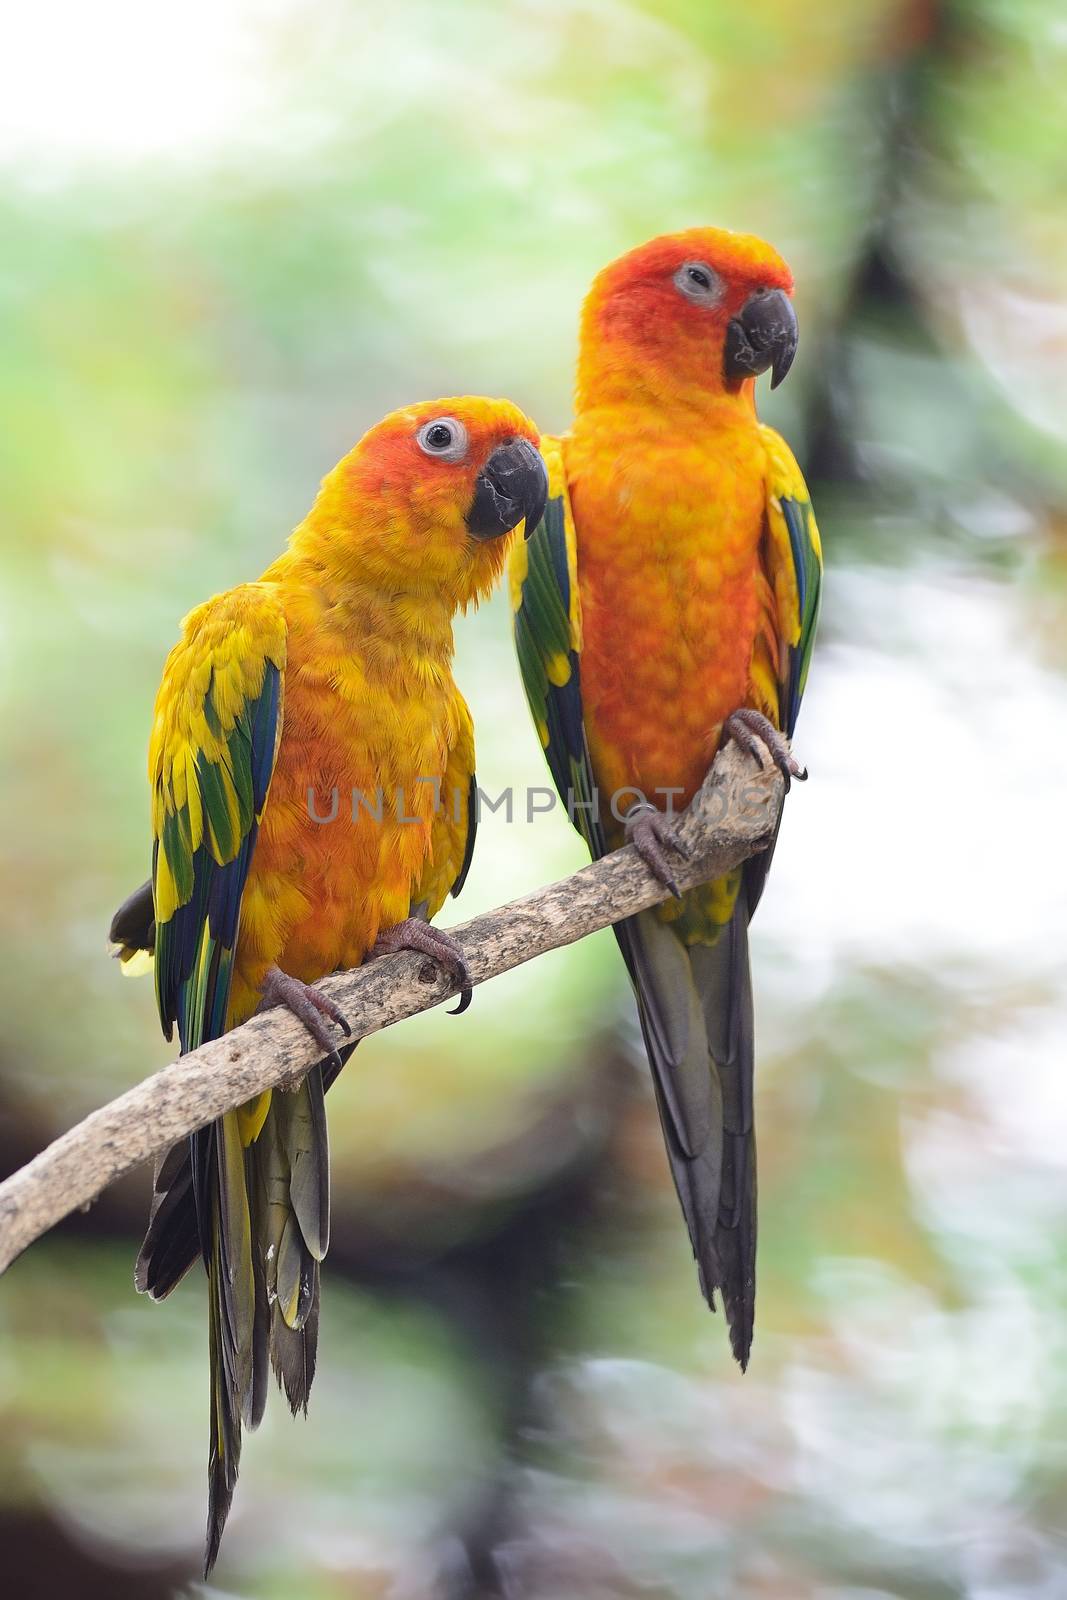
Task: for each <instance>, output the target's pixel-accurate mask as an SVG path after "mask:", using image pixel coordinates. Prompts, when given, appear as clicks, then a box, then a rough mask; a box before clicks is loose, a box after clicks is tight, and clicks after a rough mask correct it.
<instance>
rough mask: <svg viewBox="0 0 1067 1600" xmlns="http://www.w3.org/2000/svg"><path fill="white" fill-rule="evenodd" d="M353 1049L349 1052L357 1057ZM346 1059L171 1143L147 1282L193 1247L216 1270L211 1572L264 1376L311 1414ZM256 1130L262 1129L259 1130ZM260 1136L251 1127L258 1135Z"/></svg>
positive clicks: (143, 1279)
mask: <svg viewBox="0 0 1067 1600" xmlns="http://www.w3.org/2000/svg"><path fill="white" fill-rule="evenodd" d="M354 1048H355V1047H354V1046H350V1047H349V1049H348V1050H346V1051H344V1052H343V1055H344V1058H345V1059H346V1060H347V1057H348V1055H349V1054H351V1050H352V1049H354ZM335 1077H336V1068H334V1067H333V1066H332V1065H328V1066H327V1067H326V1071H325V1076H324V1072H323V1068H322V1067H321V1066H316V1067H313V1068H312V1070H311V1071H310V1072H309V1073H308V1075H307V1077H306V1078H304V1079H303V1081H302V1082H301V1083H300V1084H298V1085H297V1087H296V1088H295V1089H293V1090H292V1091H288V1092H287V1091H283V1090H275V1091H274V1092H273V1093H272V1094H271V1096H270V1104H269V1107H268V1109H267V1111H266V1114H265V1116H263V1118H262V1123H261V1125H260V1126H256V1123H257V1122H258V1120H259V1119H258V1118H256V1117H255V1108H256V1106H257V1102H255V1101H253V1102H252V1103H251V1105H250V1106H249V1107H247V1108H242V1109H241V1110H239V1111H231V1112H227V1113H226V1115H225V1116H224V1117H221V1118H220V1119H219V1120H218V1121H217V1122H215V1123H214V1124H212V1125H211V1126H210V1127H208V1128H204V1129H201V1130H200V1132H199V1133H195V1134H194V1135H193V1136H192V1138H191V1139H188V1140H186V1141H184V1142H183V1143H182V1144H180V1145H175V1146H174V1147H173V1149H171V1150H170V1151H169V1152H168V1154H167V1156H166V1157H165V1158H164V1160H163V1161H162V1163H161V1164H160V1166H159V1168H158V1171H157V1173H156V1180H155V1194H154V1197H153V1205H152V1215H151V1219H150V1221H149V1225H148V1231H147V1233H146V1235H145V1240H144V1243H143V1245H142V1246H141V1251H140V1254H139V1256H138V1258H137V1266H136V1269H135V1274H134V1281H135V1283H136V1285H137V1288H138V1289H140V1290H142V1291H144V1292H146V1293H148V1294H150V1295H151V1296H152V1298H153V1299H155V1300H161V1299H163V1298H164V1296H166V1295H168V1294H169V1293H170V1291H171V1290H172V1289H173V1288H174V1286H175V1284H176V1283H178V1282H179V1281H180V1279H181V1278H182V1277H184V1275H185V1273H186V1272H187V1271H188V1269H189V1267H190V1266H191V1265H192V1264H193V1262H194V1261H195V1259H196V1257H197V1255H202V1256H203V1259H204V1263H205V1266H206V1268H207V1274H208V1332H209V1344H210V1352H211V1443H210V1451H209V1459H208V1522H207V1545H206V1553H205V1561H204V1570H205V1575H206V1574H207V1573H209V1572H210V1571H211V1568H212V1567H213V1566H214V1564H215V1559H216V1557H217V1555H218V1550H219V1543H220V1541H221V1539H222V1532H223V1529H224V1527H225V1525H226V1518H227V1516H228V1514H229V1510H230V1504H231V1502H232V1500H233V1493H234V1487H235V1485H236V1482H237V1470H238V1466H239V1464H240V1458H241V1434H242V1427H248V1428H255V1427H256V1426H257V1425H258V1423H259V1421H260V1419H261V1418H262V1416H263V1409H264V1405H265V1403H266V1394H267V1382H268V1373H269V1370H270V1368H271V1367H273V1369H274V1373H275V1376H276V1377H277V1379H278V1383H279V1385H280V1386H281V1388H282V1390H283V1391H284V1393H285V1397H286V1399H287V1401H288V1402H289V1405H290V1407H291V1409H292V1411H293V1412H294V1414H295V1413H296V1412H297V1411H298V1410H302V1411H304V1412H306V1411H307V1402H308V1394H309V1391H310V1389H311V1381H312V1378H313V1377H314V1375H315V1356H316V1346H317V1342H318V1326H319V1263H320V1261H321V1260H322V1258H323V1256H324V1255H325V1253H326V1249H327V1246H328V1244H329V1232H330V1162H329V1145H328V1140H327V1133H326V1109H325V1104H324V1094H325V1090H326V1088H327V1087H328V1085H329V1083H332V1082H333V1080H334V1078H335ZM253 1127H255V1132H254V1134H252V1133H251V1130H252V1128H253ZM250 1134H251V1136H250Z"/></svg>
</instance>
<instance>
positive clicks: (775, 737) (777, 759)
mask: <svg viewBox="0 0 1067 1600" xmlns="http://www.w3.org/2000/svg"><path fill="white" fill-rule="evenodd" d="M722 731H723V734H724V735H725V736H726V737H727V738H729V739H733V741H734V743H735V744H738V745H740V746H741V749H742V750H744V751H745V752H746V753H747V754H748V755H750V756H751V757H752V759H753V761H754V762H755V763H756V765H757V766H759V767H762V766H764V765H765V762H764V759H763V753H764V750H766V751H767V752H768V753H769V755H770V758H771V760H772V761H773V762H774V764H775V766H776V767H777V768H778V771H779V772H780V773H781V774H782V777H783V778H784V779H785V787H786V793H788V792H789V783H790V779H792V778H796V779H797V780H798V782H800V783H803V782H804V781H805V780H806V778H807V776H808V769H807V767H802V766H801V765H800V762H799V761H798V760H797V759H796V757H795V756H794V755H793V752H792V751H791V750H790V748H789V740H788V739H787V738H786V736H785V734H784V733H781V732H780V731H779V729H777V728H776V727H775V726H774V723H773V722H772V721H771V720H770V718H769V717H765V716H764V715H763V713H762V712H761V711H753V710H751V709H750V708H749V707H747V706H743V707H742V708H741V710H740V711H735V712H734V713H733V715H732V716H729V717H727V719H726V721H725V722H724V723H723V725H722Z"/></svg>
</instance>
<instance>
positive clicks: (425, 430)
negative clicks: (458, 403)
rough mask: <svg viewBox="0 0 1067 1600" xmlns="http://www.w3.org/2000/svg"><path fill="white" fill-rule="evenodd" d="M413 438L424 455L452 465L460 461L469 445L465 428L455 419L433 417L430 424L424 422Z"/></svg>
mask: <svg viewBox="0 0 1067 1600" xmlns="http://www.w3.org/2000/svg"><path fill="white" fill-rule="evenodd" d="M415 438H416V440H417V441H418V446H419V449H420V450H421V451H422V452H423V454H424V455H428V456H435V457H436V458H437V460H438V461H451V462H452V463H455V462H458V461H462V460H463V458H464V456H465V455H466V454H467V449H468V447H469V445H470V439H469V438H468V436H467V430H466V428H465V427H464V426H463V424H462V422H459V421H457V420H456V418H455V417H434V419H433V421H432V422H424V423H423V425H422V427H421V428H420V429H419V431H418V433H417V434H416V435H415Z"/></svg>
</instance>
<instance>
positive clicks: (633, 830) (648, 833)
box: [624, 801, 689, 900]
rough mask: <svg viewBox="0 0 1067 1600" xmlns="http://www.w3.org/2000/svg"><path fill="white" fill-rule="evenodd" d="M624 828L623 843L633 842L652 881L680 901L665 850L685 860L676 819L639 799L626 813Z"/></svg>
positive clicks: (684, 850)
mask: <svg viewBox="0 0 1067 1600" xmlns="http://www.w3.org/2000/svg"><path fill="white" fill-rule="evenodd" d="M624 828H625V832H626V843H627V844H632V845H633V847H634V849H635V850H636V851H637V853H638V855H639V856H640V857H641V860H642V861H643V862H644V863H645V866H646V867H647V868H648V870H649V872H651V874H652V876H653V877H654V878H655V880H656V882H657V883H662V885H663V887H664V888H665V889H669V890H670V891H671V894H673V896H674V898H675V899H676V900H680V899H681V898H682V891H681V890H680V889H679V887H678V885H677V883H676V882H675V879H674V874H673V873H672V872H671V868H670V862H669V861H668V860H667V851H668V850H670V851H673V853H674V854H675V855H676V856H681V858H682V860H683V861H686V860H688V858H689V849H688V847H687V846H686V845H684V844H683V843H682V841H681V839H680V838H679V837H678V828H677V821H676V819H672V818H671V817H665V816H664V815H663V812H662V811H657V809H656V807H655V806H653V805H649V803H648V801H643V802H639V803H638V804H637V805H636V806H634V807H633V809H632V810H631V811H630V812H628V814H627V817H626V822H625V824H624Z"/></svg>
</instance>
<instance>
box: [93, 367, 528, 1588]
mask: <svg viewBox="0 0 1067 1600" xmlns="http://www.w3.org/2000/svg"><path fill="white" fill-rule="evenodd" d="M546 492H547V476H546V473H545V468H544V463H543V462H542V460H541V457H540V456H539V454H538V451H537V433H536V431H535V429H534V427H533V425H532V424H531V423H530V422H529V420H528V419H527V418H526V417H525V416H524V415H523V414H522V412H521V411H519V410H518V409H517V408H516V407H515V406H513V405H510V404H509V403H507V402H505V401H496V400H484V399H471V398H465V399H453V400H437V401H433V402H431V403H426V404H420V405H415V406H411V407H408V408H407V409H405V410H402V411H396V412H394V413H393V414H392V415H391V416H388V417H386V418H385V420H384V421H383V422H380V423H378V424H377V426H376V427H373V428H372V429H371V430H370V431H369V433H367V434H366V435H365V436H364V438H363V439H362V440H361V441H360V442H359V444H357V445H356V447H355V449H354V450H352V451H351V452H350V453H349V454H348V455H347V456H345V458H344V459H343V460H342V461H341V462H340V463H339V464H338V465H337V466H336V467H335V468H334V469H333V471H332V472H330V473H329V475H328V476H327V477H326V478H325V479H324V480H323V483H322V487H321V490H320V492H319V495H318V498H317V499H316V501H315V504H314V506H313V507H312V509H311V511H310V512H309V513H308V515H307V517H306V518H305V519H304V521H303V522H302V523H301V524H300V526H299V527H298V528H297V529H296V531H295V532H294V533H293V535H292V537H291V539H290V541H289V546H288V549H287V550H286V552H285V553H284V554H283V555H281V556H280V557H279V558H278V560H277V561H275V562H274V563H273V565H272V566H270V567H268V568H267V570H266V572H265V573H264V574H263V576H262V577H261V578H260V579H258V581H256V582H254V583H246V584H242V585H240V586H239V587H237V588H235V589H231V590H229V591H228V592H227V593H226V594H220V595H216V596H215V597H214V598H213V599H211V600H208V601H207V602H206V604H204V605H202V606H199V607H198V608H197V609H196V610H195V611H192V612H190V614H189V615H188V616H187V617H186V618H185V621H184V623H183V625H182V636H181V639H180V641H179V643H178V644H177V645H176V646H175V647H174V649H173V650H172V651H171V653H170V655H169V657H168V658H167V663H166V666H165V668H164V671H163V682H162V684H161V686H160V690H159V695H158V697H157V700H156V708H155V721H154V725H153V729H152V737H151V744H150V750H149V781H150V783H151V786H152V830H153V834H154V838H155V845H154V853H153V865H152V879H151V882H150V883H149V884H147V885H145V886H144V888H142V889H140V890H138V891H137V892H136V893H135V894H134V895H133V896H131V897H130V899H129V900H128V901H127V902H126V903H125V905H124V906H123V907H122V908H121V909H120V911H119V912H118V913H117V914H116V917H115V921H114V923H113V925H112V935H111V936H112V938H113V940H115V941H116V943H117V944H119V945H120V946H121V947H122V950H121V952H120V953H121V954H123V955H125V956H126V957H128V958H129V957H133V955H134V953H135V952H137V951H143V950H151V949H153V947H154V967H155V985H156V997H157V1000H158V1004H159V1014H160V1018H161V1020H162V1023H163V1029H164V1032H165V1033H166V1035H167V1037H168V1038H169V1037H170V1036H171V1031H172V1029H173V1027H174V1025H175V1024H177V1028H178V1036H179V1039H180V1041H181V1048H182V1051H183V1052H184V1051H188V1050H193V1049H195V1048H196V1047H197V1046H198V1045H200V1044H202V1043H203V1042H204V1041H205V1040H208V1039H212V1038H216V1037H218V1036H219V1035H220V1034H222V1033H224V1032H226V1031H227V1030H228V1029H230V1028H234V1027H236V1026H237V1025H238V1024H239V1023H241V1022H243V1021H244V1020H245V1019H246V1018H248V1017H249V1016H251V1014H252V1013H253V1012H254V1011H256V1010H258V1009H261V1008H264V1007H268V1006H273V1005H284V1006H287V1007H288V1008H289V1009H290V1010H292V1011H293V1012H295V1014H296V1015H297V1016H298V1017H299V1018H300V1019H301V1020H302V1021H303V1022H304V1024H305V1025H306V1027H307V1028H308V1030H309V1032H310V1033H311V1034H312V1035H313V1036H314V1038H315V1040H316V1042H317V1043H318V1044H319V1045H321V1047H322V1051H323V1055H324V1058H325V1060H324V1062H323V1064H322V1065H320V1066H318V1067H316V1068H314V1069H313V1070H312V1072H311V1073H309V1075H308V1076H307V1078H306V1079H305V1080H304V1082H303V1084H302V1085H301V1086H300V1088H299V1090H297V1091H296V1092H295V1093H290V1094H281V1093H275V1094H272V1093H271V1092H270V1091H268V1092H267V1093H265V1094H262V1095H260V1096H259V1098H258V1099H256V1100H254V1101H253V1102H251V1103H250V1104H248V1105H245V1106H243V1107H241V1108H240V1109H239V1110H236V1111H233V1112H230V1113H229V1114H227V1115H226V1116H224V1117H222V1118H221V1119H220V1120H219V1121H218V1122H216V1123H214V1124H213V1125H212V1126H210V1127H207V1128H204V1129H202V1130H201V1131H200V1132H199V1133H196V1134H194V1135H193V1137H192V1139H191V1140H189V1141H187V1142H185V1143H183V1144H182V1145H180V1146H176V1147H175V1148H174V1149H173V1150H171V1152H170V1154H169V1155H168V1156H167V1157H166V1159H165V1160H164V1161H163V1163H162V1165H161V1167H160V1169H159V1171H158V1173H157V1178H156V1187H155V1196H154V1201H153V1212H152V1218H151V1222H150V1225H149V1228H148V1234H147V1237H146V1239H145V1242H144V1245H143V1247H142V1250H141V1254H140V1257H139V1259H138V1264H137V1273H136V1281H137V1286H138V1288H140V1289H142V1290H147V1291H148V1293H150V1294H151V1295H153V1296H154V1297H155V1298H156V1299H161V1298H162V1297H163V1296H164V1295H166V1294H168V1293H169V1292H170V1290H171V1289H172V1288H173V1287H174V1285H175V1284H176V1283H177V1282H178V1280H179V1279H180V1278H181V1277H182V1276H183V1274H184V1273H185V1272H186V1270H187V1269H188V1267H189V1266H190V1265H191V1264H192V1262H193V1261H194V1259H195V1258H196V1256H197V1255H198V1254H200V1255H202V1257H203V1260H204V1264H205V1267H206V1268H207V1274H208V1280H209V1289H208V1311H209V1321H210V1352H211V1444H210V1459H209V1467H208V1479H209V1505H208V1531H207V1551H206V1569H207V1570H210V1568H211V1566H212V1565H213V1563H214V1560H215V1557H216V1555H217V1553H218V1547H219V1540H220V1537H221V1534H222V1529H223V1525H224V1523H225V1520H226V1516H227V1512H228V1510H229V1506H230V1501H231V1499H232V1496H233V1489H234V1484H235V1481H236V1477H237V1467H238V1458H239V1455H240V1448H241V1426H242V1422H244V1423H245V1424H246V1425H247V1426H249V1427H254V1426H255V1425H256V1423H257V1422H258V1421H259V1419H260V1417H261V1415H262V1411H263V1405H264V1400H265V1391H266V1383H267V1367H268V1362H270V1363H271V1364H273V1367H274V1371H275V1373H276V1375H277V1377H278V1380H279V1382H280V1384H281V1385H282V1387H283V1388H284V1390H285V1394H286V1396H287V1398H288V1401H289V1404H290V1406H291V1407H292V1409H293V1411H294V1413H295V1412H296V1410H297V1408H298V1407H303V1408H304V1409H305V1410H306V1407H307V1397H308V1390H309V1388H310V1385H311V1380H312V1376H313V1373H314V1368H315V1346H316V1336H317V1328H318V1302H319V1262H320V1261H321V1260H322V1257H323V1255H324V1254H325V1252H326V1247H327V1242H328V1237H329V1172H328V1154H327V1144H326V1122H325V1117H324V1110H323V1094H324V1090H325V1087H326V1086H328V1083H329V1082H330V1081H332V1079H333V1077H334V1076H335V1075H336V1073H337V1072H338V1071H339V1070H340V1066H341V1057H340V1055H339V1053H338V1052H337V1050H336V1049H335V1047H334V1038H333V1036H331V1032H330V1029H329V1027H328V1022H332V1023H335V1024H337V1025H338V1026H339V1027H340V1028H341V1029H342V1030H343V1031H344V1032H348V1028H347V1025H346V1024H345V1022H344V1019H343V1018H342V1017H341V1016H340V1014H339V1013H338V1011H337V1009H336V1008H335V1007H334V1006H333V1005H332V1004H331V1003H330V1002H329V1001H328V1000H326V999H325V997H324V996H323V995H322V994H320V993H319V992H318V991H317V990H315V989H312V988H310V987H309V985H310V984H312V983H313V982H314V981H315V980H317V979H318V978H321V977H322V976H324V974H326V973H330V972H333V971H335V970H336V969H338V968H348V967H353V966H357V965H358V964H359V963H360V962H361V961H363V959H364V958H365V957H366V956H367V955H368V954H369V953H371V952H373V951H378V950H394V951H395V950H400V949H414V950H419V951H421V952H423V953H425V954H427V955H429V956H432V957H434V958H436V959H437V960H438V961H440V962H441V963H442V964H443V965H444V966H445V967H446V968H448V969H449V970H450V971H451V972H452V974H453V976H454V977H455V978H456V979H457V981H458V982H460V983H461V984H466V981H467V975H466V969H465V967H464V965H463V962H462V958H461V956H460V953H459V951H458V948H457V947H456V946H455V945H454V944H453V943H452V941H451V940H450V939H449V938H448V936H447V935H445V934H443V933H441V932H439V931H438V930H435V929H432V928H429V927H428V926H427V924H426V921H425V920H424V919H427V918H429V917H432V916H433V915H434V913H435V912H436V911H437V910H438V909H439V907H440V906H441V905H442V903H443V902H444V900H445V898H446V896H447V894H448V893H449V891H450V890H451V892H452V893H453V894H457V893H458V892H459V890H460V887H461V886H462V883H463V880H464V877H465V875H466V872H467V868H468V865H469V862H470V857H471V850H472V846H473V843H474V830H475V824H476V820H477V819H476V808H475V805H474V796H475V787H474V734H473V728H472V724H471V717H470V713H469V711H468V709H467V706H466V703H465V701H464V699H463V696H462V695H461V694H460V692H459V690H458V688H457V687H456V684H455V682H454V680H453V677H452V655H453V636H452V624H453V618H454V615H455V613H456V610H457V609H458V608H466V607H467V606H468V605H471V604H473V603H476V602H477V601H478V600H479V599H480V598H481V597H482V596H483V595H484V594H486V593H487V591H488V590H489V589H490V587H491V586H492V584H493V583H494V581H495V580H496V579H497V577H498V576H499V575H500V574H501V572H502V571H503V567H504V563H505V559H506V550H507V544H508V540H507V538H506V537H504V536H505V535H507V534H508V533H509V532H510V530H512V529H514V528H516V527H517V526H518V525H519V524H520V523H521V522H522V521H523V520H524V519H528V521H529V526H530V527H533V526H534V525H535V524H536V522H537V521H538V520H539V518H540V516H541V513H542V511H543V509H544V505H545V495H546ZM353 791H356V793H357V798H356V799H355V800H353ZM335 794H336V802H334V801H333V800H332V798H331V797H332V796H334V795H335ZM331 811H333V813H334V815H333V818H332V820H330V814H331ZM469 992H470V991H469V988H466V989H465V995H466V996H467V997H469ZM461 1004H462V1002H461ZM346 1054H347V1051H346Z"/></svg>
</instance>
